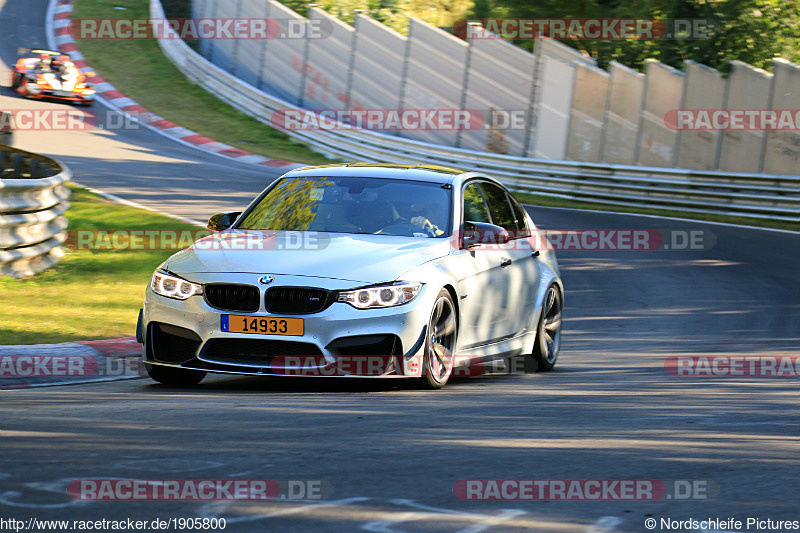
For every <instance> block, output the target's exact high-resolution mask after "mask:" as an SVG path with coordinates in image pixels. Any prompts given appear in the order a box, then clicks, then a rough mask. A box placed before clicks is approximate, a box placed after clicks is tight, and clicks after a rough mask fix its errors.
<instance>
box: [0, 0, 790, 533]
mask: <svg viewBox="0 0 800 533" xmlns="http://www.w3.org/2000/svg"><path fill="white" fill-rule="evenodd" d="M45 5H46V2H45V1H44V0H0V58H2V60H3V63H4V64H5V65H9V64H11V63H12V61H13V60H14V56H15V52H16V48H17V47H18V46H23V45H30V46H43V45H44V44H45V42H46V41H45V37H44V26H43V22H42V19H43V16H44V11H45ZM6 79H7V75H6V71H5V67H4V66H0V83H8V82H7V81H3V80H6ZM0 91H2V95H1V96H0V107H2V108H39V107H42V108H57V107H59V105H58V104H52V103H39V102H29V101H24V100H21V99H18V98H16V97H15V96H12V95H11V93H10V91H9V90H7V89H1V90H0ZM97 109H98V110H102V109H103V108H102V107H101V106H98V108H97ZM17 139H18V140H17V145H18V146H20V147H21V148H24V149H28V150H32V151H38V152H42V153H46V154H49V155H53V156H54V157H57V158H59V159H61V160H62V161H64V162H66V163H67V164H68V165H69V166H70V167H71V169H72V171H73V173H74V174H75V178H76V180H77V181H80V182H81V183H83V184H86V185H90V186H93V187H97V188H100V189H103V190H105V191H107V192H111V193H113V194H116V195H119V196H121V197H124V198H127V199H130V200H134V201H137V202H140V203H142V204H144V205H147V206H149V207H152V208H157V209H163V210H166V211H168V212H171V213H174V214H179V215H182V216H188V217H190V218H199V219H203V218H205V217H206V216H207V215H208V214H210V213H212V212H215V211H218V210H221V209H226V208H231V209H233V208H238V207H241V206H242V205H243V204H244V203H246V202H247V200H248V199H250V198H251V197H252V195H254V194H255V193H256V192H257V191H258V190H260V189H261V188H263V186H264V185H265V184H266V183H267V182H268V181H269V180H270V179H271V178H272V177H273V176H274V174H270V172H271V169H261V168H254V167H252V166H247V165H242V164H237V163H235V162H229V161H226V160H224V159H221V158H219V157H217V156H213V155H209V154H205V153H203V152H201V151H199V150H193V149H191V148H188V147H184V146H182V145H180V144H178V143H174V142H171V141H167V140H165V139H163V138H162V137H160V136H158V135H157V134H155V133H152V132H150V131H147V130H139V131H116V132H106V131H100V130H98V131H91V132H71V133H64V132H21V133H20V134H19V135H18V137H17ZM531 212H532V213H533V215H534V218H535V220H536V221H537V223H538V224H540V225H541V226H542V227H544V228H547V229H606V230H611V229H616V230H620V229H652V230H659V231H661V232H662V233H663V234H664V235H668V236H670V235H673V234H674V235H678V234H677V233H674V232H676V231H677V232H683V231H698V232H703V233H702V235H703V238H704V242H705V244H706V245H705V247H704V249H696V250H670V249H668V250H664V249H659V250H655V251H619V250H606V251H589V250H586V251H562V252H561V253H559V260H560V263H561V266H562V275H563V279H564V283H565V286H566V289H567V293H566V300H565V303H566V310H565V325H564V337H563V339H564V340H563V345H562V352H561V357H560V361H559V365H558V366H557V367H556V370H555V371H553V372H550V373H542V374H530V375H526V374H511V375H501V376H484V377H480V378H460V379H455V380H453V381H451V383H450V384H448V386H447V388H445V389H444V390H442V391H437V392H434V393H431V392H420V391H416V390H414V389H411V388H407V387H402V386H397V385H395V384H394V383H392V384H385V383H383V382H382V383H376V382H365V381H356V382H344V383H340V382H333V381H321V382H320V381H309V380H297V379H292V378H284V379H273V378H238V377H209V378H207V379H206V381H204V382H203V383H202V384H201V385H200V386H199V387H198V388H196V389H192V390H179V389H171V388H165V387H162V386H158V385H155V384H152V383H151V382H150V381H149V380H146V379H142V380H125V381H118V382H109V383H97V384H86V385H75V386H68V387H67V386H64V387H50V388H38V389H29V390H14V391H3V392H2V393H0V394H2V399H1V400H0V518H3V519H9V518H14V519H19V520H27V519H29V518H31V517H35V518H38V519H60V520H64V519H66V520H70V521H72V520H101V519H107V520H121V519H127V518H131V519H133V520H147V521H152V520H153V519H156V518H159V519H163V520H168V519H170V518H193V517H224V518H226V519H227V529H226V531H285V530H293V531H470V532H480V531H532V530H535V531H558V532H569V531H594V532H603V531H637V532H642V531H649V529H647V528H646V527H645V520H646V519H648V518H654V519H656V520H657V526H656V528H655V529H654V531H666V529H663V528H662V527H661V526H662V523H661V522H660V521H661V519H671V520H687V519H690V518H694V519H697V520H705V519H708V518H712V519H727V518H736V519H739V520H742V521H743V522H745V521H746V520H747V519H748V518H758V519H760V520H767V519H770V520H773V521H777V520H800V511H798V509H800V497H798V495H797V493H796V486H797V479H798V476H799V475H800V454H798V445H800V407H799V406H800V402H799V401H798V400H800V387H798V378H797V377H796V376H795V377H758V376H753V377H749V376H739V377H716V376H706V377H674V376H671V375H669V374H668V373H667V372H666V370H665V366H664V362H665V359H666V358H667V357H669V356H672V355H679V354H694V355H702V354H705V355H707V356H713V355H720V354H736V355H747V356H769V355H772V356H781V355H792V356H797V355H800V350H798V347H800V291H798V283H797V275H798V272H800V236H798V235H796V234H788V233H781V232H773V231H763V230H755V229H743V228H736V227H730V226H721V225H713V224H704V223H700V222H686V221H674V220H663V219H656V218H647V217H639V216H626V215H615V214H605V213H586V212H577V211H571V210H559V209H545V208H531ZM670 238H671V237H668V241H667V242H668V243H669V242H670V241H669V239H670ZM712 243H713V246H712ZM132 328H133V324H132ZM99 478H125V479H156V480H165V479H275V480H297V481H301V480H306V481H308V480H313V481H319V482H321V486H322V487H323V488H324V494H323V497H322V499H314V498H308V497H307V496H308V495H305V496H306V497H300V496H298V498H299V499H295V500H293V499H290V498H287V499H277V500H275V501H270V502H241V501H239V502H235V501H220V502H196V501H194V502H193V501H161V502H131V501H111V502H109V501H98V502H79V501H75V500H73V499H71V498H70V497H69V496H68V495H67V494H66V486H67V485H68V483H69V482H70V481H71V480H75V479H99ZM469 479H536V480H575V479H584V480H588V479H597V480H603V479H605V480H620V479H639V480H659V481H661V482H664V483H665V486H666V487H667V488H668V489H669V491H670V492H669V496H671V497H667V496H664V497H663V498H661V499H659V500H657V501H619V500H611V501H549V502H544V501H462V500H461V499H459V498H457V497H456V496H455V495H454V493H453V487H454V485H455V484H456V482H457V481H458V480H469ZM675 481H678V485H679V486H680V487H683V486H685V483H683V482H690V483H695V485H696V486H697V487H698V489H699V490H697V491H695V493H694V494H693V495H692V498H689V499H684V498H682V497H680V496H682V494H679V493H678V492H675V489H674V487H675ZM297 486H299V485H297ZM702 488H705V489H706V490H705V492H703V491H702V490H701V489H702ZM703 496H706V497H705V498H703ZM0 525H2V523H0ZM762 525H764V526H766V524H762ZM745 526H746V522H745V523H744V524H743V525H742V526H741V528H739V530H743V531H744V530H748V529H745ZM675 529H678V530H691V529H695V528H692V527H689V528H685V527H680V528H675ZM712 529H713V528H712ZM722 529H731V530H736V529H735V528H733V527H729V528H722ZM173 530H174V529H173ZM756 530H757V529H756V526H755V525H751V526H750V528H749V531H756ZM760 530H761V531H764V530H765V529H763V528H762V529H760ZM781 530H788V529H786V528H783V529H781Z"/></svg>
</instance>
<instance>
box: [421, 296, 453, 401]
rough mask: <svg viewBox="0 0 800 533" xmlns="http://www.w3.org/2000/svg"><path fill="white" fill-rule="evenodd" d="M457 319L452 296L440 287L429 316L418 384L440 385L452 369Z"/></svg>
mask: <svg viewBox="0 0 800 533" xmlns="http://www.w3.org/2000/svg"><path fill="white" fill-rule="evenodd" d="M457 336H458V321H457V319H456V306H455V304H454V303H453V298H452V297H451V296H450V293H449V292H447V290H446V289H442V290H441V291H439V294H438V295H437V296H436V301H435V302H434V304H433V309H431V316H430V318H429V319H428V328H427V330H426V336H425V337H426V338H425V353H424V355H423V357H424V361H423V364H422V377H421V378H420V379H419V381H420V385H421V386H422V387H423V388H425V389H441V388H442V387H444V386H445V384H447V380H448V379H450V375H451V374H452V373H453V363H454V362H455V357H454V356H455V349H456V338H457Z"/></svg>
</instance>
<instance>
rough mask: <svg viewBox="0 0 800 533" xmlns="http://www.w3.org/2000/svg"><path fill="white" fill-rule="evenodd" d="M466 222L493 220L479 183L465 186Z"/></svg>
mask: <svg viewBox="0 0 800 533" xmlns="http://www.w3.org/2000/svg"><path fill="white" fill-rule="evenodd" d="M464 222H487V223H489V222H491V219H490V218H489V212H488V211H487V210H486V202H484V201H483V195H482V194H481V188H480V186H479V185H478V184H477V183H470V184H469V185H467V186H466V187H464Z"/></svg>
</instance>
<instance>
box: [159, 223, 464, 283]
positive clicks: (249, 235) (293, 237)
mask: <svg viewBox="0 0 800 533" xmlns="http://www.w3.org/2000/svg"><path fill="white" fill-rule="evenodd" d="M449 252H450V242H449V241H448V239H429V238H424V237H421V238H416V237H396V236H392V235H358V234H343V233H315V232H292V231H286V232H282V231H278V232H274V231H255V230H226V231H222V232H219V233H215V234H213V235H209V236H207V237H204V238H202V239H199V240H198V241H196V242H195V243H194V244H193V245H192V246H191V247H190V248H187V249H186V250H183V251H181V252H178V253H177V254H175V255H173V256H172V257H171V258H170V259H169V260H168V262H167V263H166V264H165V265H164V268H166V269H167V270H169V271H170V272H173V273H175V274H177V275H182V274H191V273H199V272H203V273H224V272H230V273H234V272H236V273H255V274H290V275H296V276H313V277H321V278H332V279H342V280H349V281H354V282H357V283H364V284H369V283H380V282H384V281H394V280H395V279H397V278H399V277H400V276H401V275H402V274H403V273H405V272H407V271H409V270H411V269H412V268H415V267H418V266H419V265H421V264H423V263H426V262H428V261H431V260H433V259H437V258H439V257H443V256H445V255H447V254H448V253H449Z"/></svg>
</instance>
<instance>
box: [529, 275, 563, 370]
mask: <svg viewBox="0 0 800 533" xmlns="http://www.w3.org/2000/svg"><path fill="white" fill-rule="evenodd" d="M561 311H562V299H561V291H559V290H558V287H557V286H556V285H550V288H549V289H547V294H546V295H545V297H544V305H543V306H542V313H541V315H540V316H539V325H538V327H537V329H536V341H535V342H534V344H533V352H532V353H531V355H529V356H528V357H526V358H525V371H526V372H536V371H539V372H547V371H549V370H553V367H554V366H556V360H557V359H558V351H559V349H560V348H561Z"/></svg>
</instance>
